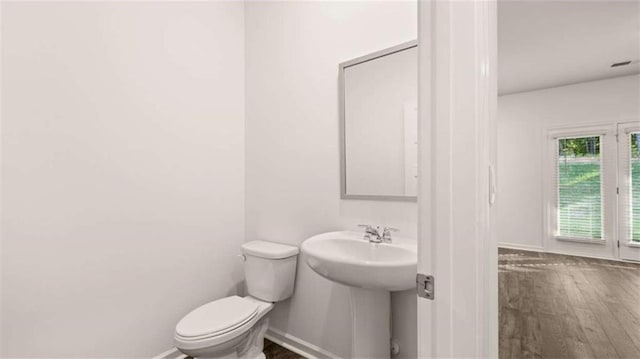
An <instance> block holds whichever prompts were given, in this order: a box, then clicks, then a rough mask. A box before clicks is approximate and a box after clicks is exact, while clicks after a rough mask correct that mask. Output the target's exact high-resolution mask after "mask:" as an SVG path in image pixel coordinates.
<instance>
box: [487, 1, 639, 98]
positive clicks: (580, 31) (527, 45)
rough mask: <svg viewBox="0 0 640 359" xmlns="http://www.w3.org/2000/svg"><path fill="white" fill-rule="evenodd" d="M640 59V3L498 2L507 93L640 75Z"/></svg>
mask: <svg viewBox="0 0 640 359" xmlns="http://www.w3.org/2000/svg"><path fill="white" fill-rule="evenodd" d="M628 60H632V61H635V62H634V63H632V64H630V65H627V66H620V67H614V68H611V64H613V63H616V62H622V61H628ZM638 60H640V1H532V0H528V1H514V0H499V2H498V92H499V93H500V94H501V95H504V94H511V93H517V92H525V91H531V90H538V89H544V88H550V87H556V86H563V85H569V84H574V83H579V82H585V81H594V80H601V79H606V78H612V77H618V76H625V75H631V74H638V73H640V61H638Z"/></svg>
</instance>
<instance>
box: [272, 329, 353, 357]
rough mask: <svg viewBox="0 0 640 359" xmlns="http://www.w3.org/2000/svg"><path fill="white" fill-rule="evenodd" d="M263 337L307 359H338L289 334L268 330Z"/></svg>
mask: <svg viewBox="0 0 640 359" xmlns="http://www.w3.org/2000/svg"><path fill="white" fill-rule="evenodd" d="M265 337H266V338H267V339H269V340H271V341H272V342H274V343H276V344H278V345H280V346H281V347H283V348H285V349H288V350H290V351H292V352H294V353H296V354H299V355H302V356H303V357H305V358H308V359H339V358H340V356H338V355H335V354H333V353H331V352H329V351H327V350H324V349H322V348H320V347H318V346H316V345H313V344H311V343H309V342H306V341H304V340H302V339H300V338H298V337H295V336H293V335H291V334H287V333H284V332H281V331H279V330H277V329H273V328H269V330H267V334H265Z"/></svg>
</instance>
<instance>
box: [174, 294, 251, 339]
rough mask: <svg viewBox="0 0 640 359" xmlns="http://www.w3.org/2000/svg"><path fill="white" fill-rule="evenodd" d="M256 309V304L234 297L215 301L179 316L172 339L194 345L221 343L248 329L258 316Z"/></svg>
mask: <svg viewBox="0 0 640 359" xmlns="http://www.w3.org/2000/svg"><path fill="white" fill-rule="evenodd" d="M258 312H259V305H258V303H256V302H255V301H251V300H247V299H245V298H241V297H238V296H231V297H226V298H222V299H219V300H215V301H213V302H209V303H207V304H204V305H202V306H200V307H198V308H196V309H194V310H193V311H191V312H190V313H189V314H187V315H186V316H185V317H184V318H182V320H180V322H179V323H178V324H177V325H176V335H175V339H176V340H177V341H179V342H181V343H182V344H184V345H187V346H192V345H193V346H194V347H197V346H201V345H207V346H209V345H216V344H220V343H224V342H227V341H229V340H232V339H234V338H236V337H238V336H240V335H242V334H243V333H245V332H248V330H249V329H250V328H251V327H252V326H253V324H255V322H256V321H257V319H259V318H257V317H258ZM205 342H206V343H205Z"/></svg>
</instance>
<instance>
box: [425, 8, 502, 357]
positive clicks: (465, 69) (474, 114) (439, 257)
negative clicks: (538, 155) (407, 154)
mask: <svg viewBox="0 0 640 359" xmlns="http://www.w3.org/2000/svg"><path fill="white" fill-rule="evenodd" d="M496 20H497V7H496V1H483V0H468V1H455V0H436V1H427V0H422V1H419V5H418V35H419V43H420V46H418V49H419V55H418V59H419V91H418V92H419V96H418V101H419V125H418V131H419V143H420V144H421V146H420V149H419V168H420V173H419V175H418V177H419V196H418V213H419V215H418V272H419V273H423V274H430V275H433V276H434V282H435V285H434V297H435V298H434V299H433V300H429V299H425V298H419V299H418V357H419V358H436V357H438V358H441V357H474V358H480V357H483V358H496V357H497V356H498V265H497V261H498V259H497V241H496V236H495V231H494V228H495V226H492V225H491V224H492V222H493V216H492V213H491V212H492V208H491V206H490V200H491V198H492V197H493V196H492V195H490V191H494V189H495V176H494V175H492V173H494V171H493V168H495V160H496V142H497V141H496V107H497V74H496V69H497V66H496V59H497V21H496ZM493 193H495V192H493Z"/></svg>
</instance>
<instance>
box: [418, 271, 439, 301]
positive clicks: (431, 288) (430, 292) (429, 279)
mask: <svg viewBox="0 0 640 359" xmlns="http://www.w3.org/2000/svg"><path fill="white" fill-rule="evenodd" d="M416 289H417V290H418V296H419V297H420V298H427V299H431V300H433V298H434V297H435V289H436V288H435V279H434V278H433V276H432V275H425V274H421V273H418V274H417V275H416Z"/></svg>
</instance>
